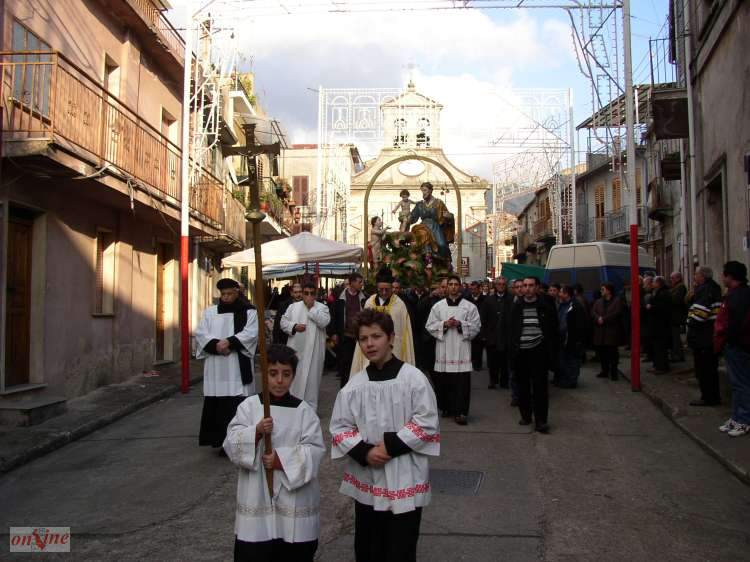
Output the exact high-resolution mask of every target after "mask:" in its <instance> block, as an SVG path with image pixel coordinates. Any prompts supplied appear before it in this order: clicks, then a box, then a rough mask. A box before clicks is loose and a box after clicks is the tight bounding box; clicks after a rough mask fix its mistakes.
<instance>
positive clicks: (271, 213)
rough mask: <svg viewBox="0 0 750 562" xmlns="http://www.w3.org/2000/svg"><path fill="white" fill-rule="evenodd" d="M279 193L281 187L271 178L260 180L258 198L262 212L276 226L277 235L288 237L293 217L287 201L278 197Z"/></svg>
mask: <svg viewBox="0 0 750 562" xmlns="http://www.w3.org/2000/svg"><path fill="white" fill-rule="evenodd" d="M280 191H282V189H281V186H280V185H279V184H278V183H276V182H275V181H274V180H273V179H272V178H263V179H262V180H260V198H261V206H262V207H263V210H264V212H265V213H266V214H267V216H268V217H269V218H270V219H271V220H273V221H274V222H275V223H276V225H278V230H279V234H286V235H288V234H289V233H290V232H291V231H292V224H293V221H294V217H293V215H292V212H291V210H290V209H289V202H288V199H282V198H281V197H279V195H278V194H279V192H280ZM282 194H283V193H282Z"/></svg>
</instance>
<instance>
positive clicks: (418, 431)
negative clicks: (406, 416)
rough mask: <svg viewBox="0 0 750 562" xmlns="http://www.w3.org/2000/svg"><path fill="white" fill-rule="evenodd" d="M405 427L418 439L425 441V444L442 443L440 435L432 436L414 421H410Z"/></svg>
mask: <svg viewBox="0 0 750 562" xmlns="http://www.w3.org/2000/svg"><path fill="white" fill-rule="evenodd" d="M404 427H405V428H406V429H408V430H409V431H411V432H412V433H413V434H414V435H415V436H416V437H417V438H418V439H420V440H422V441H424V442H425V443H440V434H439V433H434V434H432V435H430V434H429V433H427V432H426V431H425V430H424V429H422V428H421V427H419V426H418V425H417V424H415V423H414V422H413V421H410V422H409V423H407V424H406V425H405V426H404Z"/></svg>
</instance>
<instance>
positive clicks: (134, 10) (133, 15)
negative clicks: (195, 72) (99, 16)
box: [98, 0, 185, 77]
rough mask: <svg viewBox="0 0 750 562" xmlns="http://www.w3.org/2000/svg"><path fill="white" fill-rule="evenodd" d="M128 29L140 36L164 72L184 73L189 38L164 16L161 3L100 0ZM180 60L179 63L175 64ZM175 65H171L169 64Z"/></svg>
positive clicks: (131, 0) (146, 0)
mask: <svg viewBox="0 0 750 562" xmlns="http://www.w3.org/2000/svg"><path fill="white" fill-rule="evenodd" d="M98 2H99V3H100V4H101V5H102V6H103V7H104V8H105V9H106V10H107V11H108V12H109V13H111V14H112V16H113V17H115V18H116V19H117V21H118V22H119V23H120V24H122V25H123V26H125V27H127V28H128V31H129V32H130V33H131V34H132V35H134V36H135V37H137V38H138V39H139V47H140V48H141V49H143V50H146V51H147V52H148V53H149V54H150V55H151V57H152V59H154V62H155V63H157V64H159V65H160V68H161V70H162V71H164V72H170V73H172V72H173V73H174V74H173V77H176V75H177V74H178V73H181V72H182V68H178V66H179V67H182V66H183V65H184V63H185V41H184V40H183V38H182V36H181V35H180V34H179V32H178V31H177V29H175V27H174V26H173V25H172V24H171V23H170V22H169V20H168V19H167V18H166V16H165V15H164V12H165V10H163V9H161V8H162V6H161V3H158V4H159V5H157V2H155V1H154V0H98ZM170 59H171V60H170ZM175 62H177V63H178V65H175V64H174V63H175ZM170 63H171V66H173V67H174V68H170V67H169V64H170Z"/></svg>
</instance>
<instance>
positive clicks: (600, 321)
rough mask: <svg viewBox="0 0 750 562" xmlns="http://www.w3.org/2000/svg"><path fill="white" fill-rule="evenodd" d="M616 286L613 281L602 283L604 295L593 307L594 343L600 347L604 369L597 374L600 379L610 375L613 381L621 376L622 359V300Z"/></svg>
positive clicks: (600, 358) (600, 357)
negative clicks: (618, 367)
mask: <svg viewBox="0 0 750 562" xmlns="http://www.w3.org/2000/svg"><path fill="white" fill-rule="evenodd" d="M614 293H615V288H614V285H612V284H611V283H605V284H604V285H602V296H601V298H600V299H598V300H597V301H596V302H595V303H594V306H593V307H592V309H591V317H592V320H593V324H594V338H593V340H594V345H595V346H597V347H598V348H599V360H600V361H601V365H602V370H601V372H600V373H599V374H598V375H596V376H597V377H598V378H600V379H606V378H607V377H609V378H610V379H612V380H613V381H616V380H617V379H618V378H619V371H618V369H617V364H618V362H619V361H620V354H619V351H618V346H619V345H620V344H621V343H622V339H623V330H622V314H623V310H624V306H623V304H622V301H621V300H620V299H619V298H617V297H615V294H614Z"/></svg>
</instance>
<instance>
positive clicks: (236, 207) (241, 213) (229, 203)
mask: <svg viewBox="0 0 750 562" xmlns="http://www.w3.org/2000/svg"><path fill="white" fill-rule="evenodd" d="M224 199H225V203H224V220H223V221H222V224H223V225H224V228H223V231H224V232H225V233H226V234H227V235H229V236H230V237H231V238H234V239H235V240H237V241H238V242H240V243H241V244H242V247H243V248H244V247H245V236H246V230H245V206H244V205H243V204H242V203H240V202H239V201H237V199H235V198H234V197H232V194H231V193H229V192H228V191H226V190H224Z"/></svg>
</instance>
